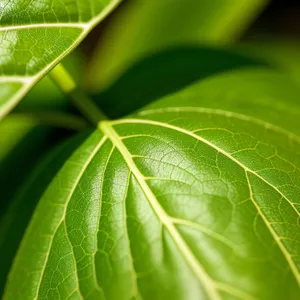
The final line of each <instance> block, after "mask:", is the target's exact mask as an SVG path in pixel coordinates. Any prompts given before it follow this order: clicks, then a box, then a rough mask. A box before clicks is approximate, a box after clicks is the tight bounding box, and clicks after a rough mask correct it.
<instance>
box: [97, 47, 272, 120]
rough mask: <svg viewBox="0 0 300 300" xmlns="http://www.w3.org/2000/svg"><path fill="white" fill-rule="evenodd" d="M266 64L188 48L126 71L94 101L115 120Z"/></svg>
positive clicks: (157, 56) (207, 49)
mask: <svg viewBox="0 0 300 300" xmlns="http://www.w3.org/2000/svg"><path fill="white" fill-rule="evenodd" d="M263 65H266V64H265V63H262V62H260V61H259V60H255V59H253V58H251V56H249V57H248V56H245V55H241V54H238V53H236V52H235V51H233V50H230V51H229V50H228V49H216V48H214V47H196V46H186V47H178V48H174V49H171V50H165V51H161V52H159V53H156V54H155V55H151V56H149V57H147V58H145V59H143V60H141V61H139V62H138V63H136V64H135V65H133V66H132V67H131V68H129V69H128V70H126V72H124V73H123V74H122V75H121V76H120V77H119V78H118V79H117V80H116V81H115V82H114V83H113V84H111V85H110V86H109V87H108V88H106V89H105V90H103V91H102V92H101V93H95V94H94V95H93V99H94V100H95V102H96V103H97V104H98V105H99V107H101V109H102V110H103V111H104V112H105V113H106V114H107V115H108V116H109V117H111V118H112V119H114V118H119V117H122V116H124V115H127V114H129V113H132V112H133V111H135V110H137V109H139V108H141V107H143V106H145V105H146V104H148V103H150V102H152V101H153V100H156V99H158V98H161V97H163V96H165V95H168V94H170V93H174V92H176V91H178V90H180V89H182V88H184V87H185V86H188V85H189V84H192V83H194V82H196V81H198V80H199V79H204V78H206V77H208V76H212V75H215V74H217V73H221V72H225V71H230V70H234V69H241V68H245V67H250V66H263Z"/></svg>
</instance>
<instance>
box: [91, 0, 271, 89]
mask: <svg viewBox="0 0 300 300" xmlns="http://www.w3.org/2000/svg"><path fill="white" fill-rule="evenodd" d="M267 3H268V0H210V1H205V0H185V1H180V0H164V1H159V0H152V1H140V0H131V1H127V2H125V3H124V4H123V5H122V6H121V7H120V9H119V10H118V11H117V12H116V14H115V15H114V16H112V19H110V20H109V22H108V24H107V25H106V26H105V28H104V32H103V36H102V38H100V40H99V46H98V47H97V48H96V50H95V55H94V57H93V58H92V60H91V62H90V68H89V72H88V73H87V76H86V79H87V80H86V86H87V87H88V88H90V89H91V90H94V91H95V90H99V88H100V87H101V88H102V87H107V86H108V85H109V84H111V82H113V81H114V79H115V78H117V77H118V76H119V75H120V74H122V73H123V72H124V70H126V69H127V68H128V66H130V65H132V64H133V63H135V62H136V61H138V60H140V59H141V58H143V57H145V56H148V55H151V54H153V53H156V52H158V51H162V50H166V49H170V48H173V47H177V46H183V45H189V46H191V45H199V44H206V45H207V44H209V45H211V44H213V45H220V44H222V45H224V44H228V43H232V41H234V40H235V39H237V38H238V37H239V36H240V35H241V33H242V32H243V31H244V30H245V29H246V28H247V27H248V25H249V23H250V22H251V21H252V20H253V19H254V18H255V16H256V15H257V14H258V13H259V12H260V11H261V10H262V9H263V8H264V6H266V4H267ZM99 70H101V71H100V72H99Z"/></svg>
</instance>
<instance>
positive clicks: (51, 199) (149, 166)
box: [4, 70, 300, 299]
mask: <svg viewBox="0 0 300 300" xmlns="http://www.w3.org/2000/svg"><path fill="white" fill-rule="evenodd" d="M284 78H285V76H281V75H280V74H277V73H272V72H270V71H263V70H247V71H239V72H238V71H235V72H232V73H227V74H223V75H222V76H220V75H219V76H216V77H212V78H209V79H207V80H204V81H202V82H200V83H197V84H195V85H193V86H191V87H188V88H186V89H184V90H182V91H180V92H177V93H175V94H173V95H171V96H168V97H166V98H164V99H161V100H160V101H158V102H156V103H153V104H152V105H150V106H149V107H147V108H145V109H143V110H141V111H140V112H138V113H136V114H134V115H131V116H129V117H128V118H125V119H120V120H116V121H106V122H102V123H100V124H99V130H97V131H95V132H94V133H93V134H91V135H90V136H89V137H88V138H87V139H86V140H85V141H84V143H82V145H81V146H80V147H79V148H78V150H77V151H76V152H75V153H74V154H73V155H72V157H71V158H70V159H69V160H68V161H67V162H66V163H65V164H64V166H63V168H62V169H61V171H60V172H59V174H58V175H57V176H56V177H55V178H54V180H53V181H52V183H51V184H50V186H49V187H48V189H47V190H46V192H45V194H44V195H43V197H42V199H41V201H40V203H39V205H38V208H37V210H36V212H35V214H34V217H33V219H32V222H31V224H30V226H29V228H28V230H27V233H26V235H25V237H24V239H23V242H22V245H21V248H20V250H19V253H18V255H17V258H16V260H15V264H14V267H13V269H12V271H11V274H10V280H9V283H8V286H7V290H6V294H5V297H4V299H105V298H106V299H166V298H172V299H297V298H298V296H299V292H300V290H299V283H300V275H299V274H300V273H299V268H300V261H299V255H300V246H299V241H300V231H299V207H300V202H299V200H300V197H299V195H300V180H299V179H300V146H299V144H300V137H299V135H300V126H299V125H300V124H299V119H300V108H299V103H297V102H296V99H297V96H296V95H297V93H298V96H299V95H300V91H299V87H298V86H297V85H296V86H294V85H293V84H292V83H289V81H288V80H287V79H286V81H285V80H284ZM238 79H239V80H240V81H238ZM246 79H247V81H246ZM262 81H263V83H264V84H263V85H262V84H261V82H262ZM279 81H280V82H281V85H278V82H279ZM217 83H218V85H216V84H217ZM243 84H244V85H243ZM216 86H219V89H216V88H215V87H216ZM255 86H256V91H255V95H258V96H257V97H256V98H255V97H254V94H251V93H250V92H251V89H253V88H254V87H255ZM225 87H226V88H225ZM233 87H237V89H236V90H234V89H233ZM284 87H285V88H284ZM225 90H226V91H227V93H225V92H224V91H225ZM284 91H285V92H284ZM219 93H222V94H219ZM252 93H254V92H252ZM292 95H294V98H293V97H292ZM216 99H218V102H217V101H214V100H216ZM288 120H292V122H293V125H294V126H291V125H289V124H290V122H288Z"/></svg>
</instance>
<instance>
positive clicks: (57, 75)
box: [49, 64, 107, 126]
mask: <svg viewBox="0 0 300 300" xmlns="http://www.w3.org/2000/svg"><path fill="white" fill-rule="evenodd" d="M49 75H50V77H51V78H52V80H53V81H54V82H55V83H56V84H57V85H58V87H59V88H60V89H61V90H62V92H63V93H64V94H66V95H67V96H68V97H69V98H70V99H71V101H72V102H73V104H74V105H75V106H76V108H77V109H78V110H79V111H80V112H81V113H82V114H83V115H84V116H85V117H86V118H87V119H88V120H89V121H90V122H91V123H92V124H94V125H95V126H97V125H98V123H99V121H102V120H106V119H107V117H106V115H105V114H104V113H103V112H102V111H101V109H100V108H99V107H98V106H97V105H96V104H95V103H94V102H93V101H92V100H91V99H90V98H89V96H88V95H87V94H86V93H85V92H84V91H83V90H82V89H80V88H79V87H78V86H77V84H76V82H75V80H74V79H73V78H72V76H71V75H70V73H69V72H68V71H67V70H66V69H65V67H64V66H63V65H62V64H59V65H57V66H56V67H55V68H54V69H53V70H52V71H51V72H50V73H49Z"/></svg>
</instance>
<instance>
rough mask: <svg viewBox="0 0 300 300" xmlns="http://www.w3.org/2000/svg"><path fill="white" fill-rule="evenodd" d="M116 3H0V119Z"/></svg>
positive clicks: (92, 0)
mask: <svg viewBox="0 0 300 300" xmlns="http://www.w3.org/2000/svg"><path fill="white" fill-rule="evenodd" d="M119 2H120V0H79V1H67V0H62V1H61V0H46V1H43V2H41V1H38V0H33V1H31V0H16V1H9V0H4V1H1V3H0V9H1V14H0V57H1V60H0V118H1V117H3V116H4V115H5V114H6V113H7V112H8V111H9V110H11V109H12V108H13V107H14V106H15V105H16V104H17V102H18V101H19V100H20V99H21V98H22V97H23V96H24V95H25V94H26V93H27V92H28V91H29V90H30V89H31V88H32V86H33V85H34V84H35V83H36V82H37V81H38V80H39V79H41V78H42V77H43V76H44V75H45V74H46V73H47V72H48V71H49V70H50V69H51V68H53V67H54V66H55V65H56V64H57V63H58V62H59V61H60V60H61V59H62V58H63V57H64V56H65V55H67V54H68V53H69V52H70V51H71V50H72V49H74V47H76V46H77V45H78V44H79V43H80V41H82V40H83V38H84V37H85V36H86V35H87V34H88V33H89V31H90V30H91V29H92V28H93V27H94V26H95V25H96V24H97V23H99V22H100V21H101V20H102V19H103V18H104V17H105V16H106V15H107V14H108V13H109V12H110V11H111V10H112V9H113V8H114V7H115V6H116V5H117V4H118V3H119Z"/></svg>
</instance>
